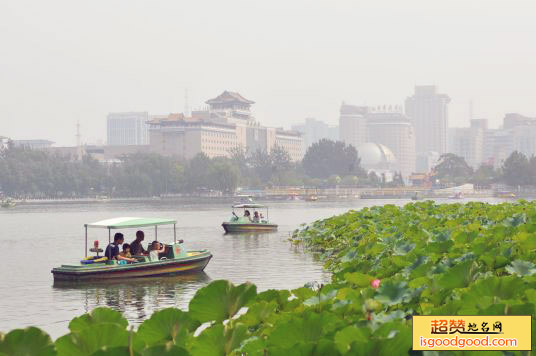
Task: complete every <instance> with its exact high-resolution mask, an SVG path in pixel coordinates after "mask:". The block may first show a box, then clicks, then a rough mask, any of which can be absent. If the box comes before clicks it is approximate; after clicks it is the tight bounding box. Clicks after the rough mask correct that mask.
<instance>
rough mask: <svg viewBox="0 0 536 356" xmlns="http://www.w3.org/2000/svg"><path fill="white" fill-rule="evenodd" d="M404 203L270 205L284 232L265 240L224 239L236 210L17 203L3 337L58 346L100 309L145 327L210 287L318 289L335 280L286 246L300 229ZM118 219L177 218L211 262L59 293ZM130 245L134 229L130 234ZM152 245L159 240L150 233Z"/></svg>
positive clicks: (1, 229) (4, 227)
mask: <svg viewBox="0 0 536 356" xmlns="http://www.w3.org/2000/svg"><path fill="white" fill-rule="evenodd" d="M407 202H408V201H407V200H400V201H394V200H388V201H387V200H381V201H377V200H354V201H345V202H300V201H297V202H278V203H271V204H270V207H271V209H270V220H272V221H273V222H276V223H278V224H279V231H278V232H276V233H271V234H263V235H249V236H247V235H246V236H245V235H225V234H223V229H222V228H221V223H222V221H224V220H227V219H228V218H229V216H230V209H229V204H224V203H217V204H208V203H198V204H188V203H181V202H167V201H149V202H129V203H115V202H103V203H91V204H87V203H86V204H47V205H19V206H17V207H15V208H14V209H0V243H1V245H2V247H3V256H2V260H1V264H0V266H1V267H0V268H1V270H0V271H1V275H0V282H1V288H0V315H1V317H0V330H1V331H7V330H11V329H14V328H22V327H26V326H30V325H35V326H39V327H41V328H43V329H45V330H46V331H47V332H48V333H50V334H51V336H53V337H54V338H56V337H58V336H60V335H63V334H65V333H66V332H67V325H68V322H69V321H70V320H71V319H72V318H73V317H75V316H78V315H81V314H82V313H85V312H87V311H89V310H91V309H93V308H95V307H96V306H109V307H111V308H114V309H116V310H119V311H121V312H123V313H124V315H125V317H126V318H127V319H128V320H129V321H130V323H131V324H134V325H136V324H139V323H141V322H142V321H143V320H145V319H146V318H148V317H149V316H150V315H151V314H152V313H153V312H154V311H155V310H158V309H161V308H166V307H172V306H173V307H179V308H182V309H186V308H187V306H188V302H189V301H190V299H191V298H192V296H193V295H194V294H195V292H196V291H197V289H199V288H200V287H202V286H204V285H206V284H207V283H209V282H210V281H211V280H217V279H228V280H231V281H232V282H233V283H243V282H245V281H250V282H253V283H255V284H256V285H257V289H258V290H259V291H262V290H266V289H271V288H280V289H293V288H298V287H301V286H303V285H304V284H305V283H307V282H312V281H319V282H320V281H328V280H329V274H328V273H326V272H325V271H323V269H322V263H321V262H320V261H315V260H314V258H313V257H312V256H311V255H309V254H307V253H306V252H304V251H303V249H302V248H299V247H294V246H292V245H291V244H290V243H289V242H288V237H289V234H290V232H291V231H293V230H294V229H296V228H297V227H298V226H299V225H300V224H301V223H308V222H312V221H314V220H316V219H320V218H326V217H329V216H332V215H335V214H340V213H343V212H345V211H347V210H349V209H360V208H362V207H365V206H371V205H379V204H385V203H391V204H405V203H407ZM119 216H135V217H165V218H176V219H177V220H178V225H177V234H178V238H182V239H183V240H184V241H185V245H186V247H187V248H189V249H201V248H207V249H209V250H210V251H211V252H212V254H213V258H212V260H211V261H210V263H209V264H208V266H207V268H206V269H205V271H204V273H201V274H198V275H189V276H184V277H181V276H178V277H167V278H156V279H155V278H152V279H141V280H128V281H124V282H113V283H110V282H107V283H106V284H103V283H91V284H82V285H56V286H55V285H54V284H53V278H52V274H51V273H50V270H51V269H52V267H54V266H58V265H60V264H62V263H68V262H77V261H79V260H80V259H81V258H82V257H83V252H84V231H83V224H84V223H88V222H94V221H98V220H102V219H108V218H111V217H119ZM122 232H123V233H124V234H125V242H131V241H132V240H134V234H135V230H124V231H122ZM145 232H146V237H145V243H146V242H148V241H152V240H153V239H154V229H152V228H150V229H146V230H145ZM158 238H159V240H160V241H172V240H173V229H172V228H166V227H161V228H159V229H158ZM88 240H89V244H90V245H91V243H92V241H93V240H99V241H100V245H101V246H106V244H107V241H108V236H107V231H105V230H99V229H93V230H90V231H89V238H88Z"/></svg>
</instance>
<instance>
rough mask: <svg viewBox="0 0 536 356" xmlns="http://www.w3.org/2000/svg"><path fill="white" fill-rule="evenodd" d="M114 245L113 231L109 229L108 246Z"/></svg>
mask: <svg viewBox="0 0 536 356" xmlns="http://www.w3.org/2000/svg"><path fill="white" fill-rule="evenodd" d="M111 243H112V229H110V228H108V245H109V244H111Z"/></svg>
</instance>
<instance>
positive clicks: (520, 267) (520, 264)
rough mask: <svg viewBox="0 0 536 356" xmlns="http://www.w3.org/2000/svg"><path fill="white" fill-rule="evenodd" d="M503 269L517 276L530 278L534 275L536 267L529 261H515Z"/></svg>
mask: <svg viewBox="0 0 536 356" xmlns="http://www.w3.org/2000/svg"><path fill="white" fill-rule="evenodd" d="M505 269H506V271H507V272H508V273H510V274H515V275H518V276H532V275H533V274H535V273H536V265H535V264H534V263H532V262H529V261H521V260H515V261H513V262H512V263H511V264H510V265H509V266H506V268H505Z"/></svg>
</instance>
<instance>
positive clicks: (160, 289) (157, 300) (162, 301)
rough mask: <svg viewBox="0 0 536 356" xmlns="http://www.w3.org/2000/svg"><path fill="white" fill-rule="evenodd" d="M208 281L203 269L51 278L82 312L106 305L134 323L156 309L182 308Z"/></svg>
mask: <svg viewBox="0 0 536 356" xmlns="http://www.w3.org/2000/svg"><path fill="white" fill-rule="evenodd" d="M210 280H211V279H210V277H209V276H208V275H207V274H206V273H205V272H201V273H195V274H185V275H178V276H169V277H148V278H139V279H129V280H115V281H98V282H79V283H72V282H64V281H54V285H53V288H54V289H55V290H58V291H59V292H61V293H62V294H71V297H72V299H78V300H80V303H82V305H81V308H82V309H83V310H84V311H85V312H86V313H87V312H89V311H91V310H92V309H94V308H96V307H110V308H112V309H114V310H117V311H119V312H121V313H123V315H124V316H125V317H126V318H127V319H128V320H129V322H130V323H131V324H134V325H136V324H139V323H141V322H142V321H143V320H145V319H147V318H149V317H150V316H151V314H153V312H155V311H157V310H159V309H163V308H169V307H176V308H181V309H186V308H187V307H188V302H189V301H190V299H191V298H192V297H193V295H194V294H195V292H196V291H197V290H198V289H199V288H200V287H202V286H204V285H206V284H208V283H209V282H210Z"/></svg>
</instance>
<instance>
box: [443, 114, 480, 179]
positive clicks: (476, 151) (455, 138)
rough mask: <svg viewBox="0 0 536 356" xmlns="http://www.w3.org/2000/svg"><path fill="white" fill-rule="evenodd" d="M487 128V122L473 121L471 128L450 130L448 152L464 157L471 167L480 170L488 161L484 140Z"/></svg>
mask: <svg viewBox="0 0 536 356" xmlns="http://www.w3.org/2000/svg"><path fill="white" fill-rule="evenodd" d="M487 127H488V124H487V120H485V119H473V120H471V126H470V127H457V128H450V129H449V146H448V151H449V152H450V153H454V154H455V155H457V156H460V157H463V158H464V159H465V162H467V164H468V165H470V166H471V167H473V168H475V169H476V168H478V166H480V164H481V163H483V162H485V161H486V159H485V156H484V138H485V136H486V131H487Z"/></svg>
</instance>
